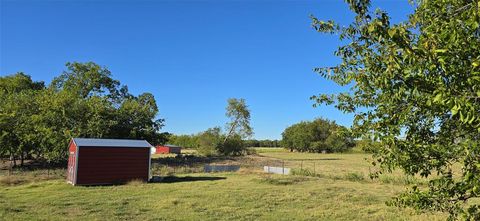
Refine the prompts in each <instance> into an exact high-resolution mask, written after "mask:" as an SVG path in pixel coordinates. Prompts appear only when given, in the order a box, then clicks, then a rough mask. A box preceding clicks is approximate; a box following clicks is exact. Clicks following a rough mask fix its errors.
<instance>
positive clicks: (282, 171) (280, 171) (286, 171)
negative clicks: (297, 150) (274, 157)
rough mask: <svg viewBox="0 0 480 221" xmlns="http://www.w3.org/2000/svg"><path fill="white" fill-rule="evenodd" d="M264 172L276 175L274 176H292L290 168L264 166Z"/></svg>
mask: <svg viewBox="0 0 480 221" xmlns="http://www.w3.org/2000/svg"><path fill="white" fill-rule="evenodd" d="M263 171H264V172H266V173H274V174H283V175H288V174H290V168H286V167H270V166H264V167H263Z"/></svg>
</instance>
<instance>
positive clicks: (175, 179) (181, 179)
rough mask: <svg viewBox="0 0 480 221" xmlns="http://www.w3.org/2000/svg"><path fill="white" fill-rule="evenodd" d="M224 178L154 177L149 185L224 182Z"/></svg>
mask: <svg viewBox="0 0 480 221" xmlns="http://www.w3.org/2000/svg"><path fill="white" fill-rule="evenodd" d="M225 179H227V178H226V177H210V176H185V177H177V176H166V177H158V176H154V177H153V178H152V179H151V180H150V183H180V182H195V181H215V180H225Z"/></svg>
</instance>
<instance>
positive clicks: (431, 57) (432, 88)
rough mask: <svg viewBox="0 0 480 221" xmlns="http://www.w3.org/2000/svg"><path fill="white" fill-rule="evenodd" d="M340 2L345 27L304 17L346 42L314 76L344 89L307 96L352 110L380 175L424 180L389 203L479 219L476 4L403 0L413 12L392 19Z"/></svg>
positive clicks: (354, 2)
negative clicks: (346, 11)
mask: <svg viewBox="0 0 480 221" xmlns="http://www.w3.org/2000/svg"><path fill="white" fill-rule="evenodd" d="M347 3H348V5H349V7H350V9H351V11H352V12H354V14H355V19H354V21H353V22H352V23H350V24H344V25H341V24H337V23H336V22H334V21H331V20H330V21H321V20H319V19H317V18H315V17H312V21H313V27H314V28H315V29H316V30H317V31H319V32H323V33H329V34H336V35H337V36H339V38H340V40H342V42H343V43H345V44H344V45H343V46H341V47H339V48H338V50H337V51H336V52H335V55H336V56H339V57H340V58H341V63H340V64H338V65H336V66H334V67H322V68H316V69H315V71H317V72H318V73H320V74H321V75H322V76H324V77H325V78H327V79H330V80H332V81H334V82H336V83H337V84H339V85H342V86H350V90H349V91H347V92H344V93H340V94H333V95H325V94H322V95H318V96H314V97H313V99H315V100H316V101H317V102H318V103H319V104H320V103H326V104H335V106H336V107H337V108H338V109H340V110H342V111H344V112H349V113H354V114H355V119H354V125H353V129H354V131H355V132H357V133H358V135H361V136H364V138H367V139H372V140H375V141H378V144H379V145H375V146H376V148H374V159H375V161H374V163H375V164H377V165H379V168H380V169H381V170H380V171H379V172H380V173H381V172H390V171H392V170H394V169H396V168H400V169H402V170H403V171H404V172H405V173H407V174H410V175H415V174H419V175H421V176H423V177H430V181H429V183H428V186H426V187H417V186H413V187H412V188H411V189H410V190H409V191H408V192H406V193H404V194H402V195H400V196H398V197H397V198H396V200H394V204H396V205H400V206H413V207H415V208H418V209H432V210H438V211H444V212H448V213H450V215H451V216H450V218H451V219H459V218H462V219H470V220H479V219H480V206H479V204H478V197H479V196H480V163H479V162H480V28H479V23H480V20H479V6H480V1H478V0H438V1H433V0H429V1H428V0H422V1H420V0H418V1H411V4H413V6H414V7H415V10H414V12H413V13H412V14H411V15H409V16H408V19H407V20H405V21H402V22H399V23H393V22H391V19H390V17H389V15H388V13H387V12H385V11H382V10H380V9H377V10H372V9H371V7H370V1H369V0H348V1H347ZM457 165H459V166H460V167H461V169H460V170H459V171H457V170H455V168H456V166H457ZM432 175H435V176H432Z"/></svg>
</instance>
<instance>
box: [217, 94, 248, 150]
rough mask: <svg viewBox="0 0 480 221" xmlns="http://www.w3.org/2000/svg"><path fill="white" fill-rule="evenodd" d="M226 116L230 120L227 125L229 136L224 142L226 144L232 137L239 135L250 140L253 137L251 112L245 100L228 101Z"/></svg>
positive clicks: (234, 99)
mask: <svg viewBox="0 0 480 221" xmlns="http://www.w3.org/2000/svg"><path fill="white" fill-rule="evenodd" d="M227 102H228V105H227V108H226V110H227V112H226V114H225V115H226V116H227V117H228V118H230V122H228V123H227V134H226V135H225V138H224V140H223V143H224V144H225V143H226V142H227V140H228V139H229V138H230V137H232V135H234V134H237V135H239V136H240V137H241V138H248V137H250V136H252V135H253V129H252V127H251V126H250V110H249V109H248V106H247V104H246V102H245V99H243V98H241V99H236V98H230V99H228V100H227Z"/></svg>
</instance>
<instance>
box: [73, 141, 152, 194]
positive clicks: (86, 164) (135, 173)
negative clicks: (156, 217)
mask: <svg viewBox="0 0 480 221" xmlns="http://www.w3.org/2000/svg"><path fill="white" fill-rule="evenodd" d="M151 148H152V145H150V144H149V143H148V142H147V141H145V140H123V139H90V138H73V139H72V140H71V141H70V145H69V147H68V150H69V157H68V169H67V182H69V183H71V184H73V185H100V184H116V183H126V182H128V181H131V180H143V181H148V180H149V178H150V150H151Z"/></svg>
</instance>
